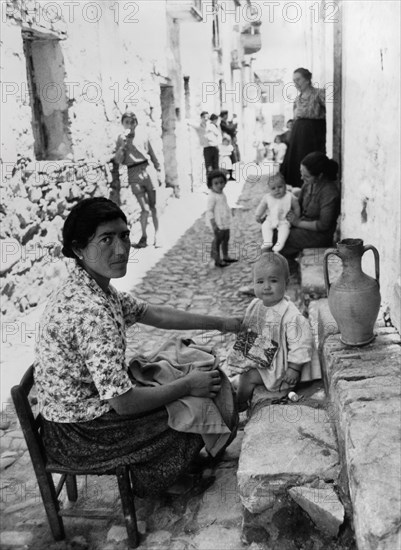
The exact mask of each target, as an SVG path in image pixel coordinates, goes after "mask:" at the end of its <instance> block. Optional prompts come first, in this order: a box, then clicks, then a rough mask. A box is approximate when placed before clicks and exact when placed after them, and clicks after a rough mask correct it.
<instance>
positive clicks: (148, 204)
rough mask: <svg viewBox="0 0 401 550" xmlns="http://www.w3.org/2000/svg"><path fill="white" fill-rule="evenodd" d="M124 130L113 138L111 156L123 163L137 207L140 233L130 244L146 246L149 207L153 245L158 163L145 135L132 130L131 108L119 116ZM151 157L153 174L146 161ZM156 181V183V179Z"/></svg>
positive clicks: (156, 223)
mask: <svg viewBox="0 0 401 550" xmlns="http://www.w3.org/2000/svg"><path fill="white" fill-rule="evenodd" d="M121 124H122V125H123V128H124V132H123V133H122V134H120V136H119V137H118V139H117V144H116V153H115V155H114V160H115V162H116V163H117V164H125V165H126V166H127V171H128V183H129V185H130V186H131V189H132V193H133V194H134V196H135V198H136V200H137V201H138V204H139V206H140V208H141V214H140V224H141V230H142V236H141V238H140V239H139V241H138V242H137V243H136V244H134V245H133V247H134V248H145V247H146V246H147V244H148V243H147V234H146V227H147V223H148V217H149V210H150V213H151V215H152V220H153V226H154V231H155V238H154V246H155V247H157V246H159V245H160V243H159V242H158V240H157V239H158V230H159V220H158V215H157V210H156V187H157V185H159V186H161V185H162V178H161V166H160V163H159V161H158V159H157V157H156V155H155V152H154V150H153V148H152V145H151V143H150V141H149V139H148V138H147V137H145V136H142V135H140V134H139V133H137V132H136V128H137V126H138V119H137V117H136V115H135V114H134V113H133V112H132V111H126V112H125V113H124V114H123V116H122V117H121ZM150 161H152V163H153V166H154V168H155V169H156V171H157V175H156V173H155V171H154V170H153V167H152V166H151V164H150ZM157 182H158V183H157Z"/></svg>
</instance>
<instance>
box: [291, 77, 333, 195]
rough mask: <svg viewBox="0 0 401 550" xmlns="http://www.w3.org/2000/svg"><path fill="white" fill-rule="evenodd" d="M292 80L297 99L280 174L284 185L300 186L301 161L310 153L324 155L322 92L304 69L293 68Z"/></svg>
mask: <svg viewBox="0 0 401 550" xmlns="http://www.w3.org/2000/svg"><path fill="white" fill-rule="evenodd" d="M293 80H294V84H295V87H296V88H297V90H298V91H299V96H298V97H297V98H296V99H295V102H294V125H293V127H292V131H291V136H290V142H289V146H288V149H287V151H286V155H285V158H284V161H283V164H282V165H281V173H282V174H283V176H284V178H285V181H286V183H287V184H288V185H292V186H293V187H301V185H302V180H301V176H300V172H299V166H300V164H301V161H302V159H303V158H304V157H305V156H306V155H307V154H308V153H312V152H314V151H320V152H322V153H325V152H326V106H325V90H324V89H320V88H315V87H313V86H312V73H311V72H310V71H308V69H303V68H299V69H296V70H295V71H294V75H293Z"/></svg>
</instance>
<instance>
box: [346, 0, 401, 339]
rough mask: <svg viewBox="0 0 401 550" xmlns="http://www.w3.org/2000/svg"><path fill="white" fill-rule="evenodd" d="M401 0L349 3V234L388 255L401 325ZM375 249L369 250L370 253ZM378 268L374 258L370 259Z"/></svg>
mask: <svg viewBox="0 0 401 550" xmlns="http://www.w3.org/2000/svg"><path fill="white" fill-rule="evenodd" d="M400 8H401V6H400V3H399V2H391V1H390V2H377V1H375V2H364V5H363V9H361V5H360V3H359V2H343V3H342V10H343V60H342V62H343V91H342V93H343V131H342V135H343V143H342V150H343V159H342V164H343V173H342V181H343V196H342V222H341V234H342V237H343V238H347V237H360V238H362V239H364V241H365V244H372V245H374V246H375V247H376V248H377V249H378V251H379V253H380V264H381V294H382V301H383V304H384V306H385V307H388V308H389V314H390V317H391V320H392V323H393V324H394V326H395V327H396V328H397V329H398V330H400V328H401V312H400V304H401V280H400V263H401V262H400V260H401V256H400V214H401V201H400V135H399V120H400V104H399V97H400V79H399V67H400V34H399V25H398V23H399V20H400ZM370 254H371V253H368V254H365V256H370ZM365 264H366V268H367V269H368V270H369V273H372V266H371V264H372V261H371V258H369V259H368V258H367V259H366V261H365Z"/></svg>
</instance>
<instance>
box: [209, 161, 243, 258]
mask: <svg viewBox="0 0 401 550" xmlns="http://www.w3.org/2000/svg"><path fill="white" fill-rule="evenodd" d="M226 183H227V181H226V175H225V173H224V172H223V171H222V170H212V171H211V172H209V173H208V175H207V186H208V188H209V189H210V193H209V197H208V201H207V210H206V216H207V220H208V222H209V224H210V227H211V228H212V231H213V233H214V238H213V242H212V250H211V256H212V258H213V259H214V265H215V266H216V267H227V266H228V265H230V263H232V262H237V261H238V260H236V259H234V258H230V257H229V256H228V242H229V240H230V224H231V209H230V207H229V206H228V202H227V197H226V195H225V194H224V187H225V186H226ZM220 248H221V254H220Z"/></svg>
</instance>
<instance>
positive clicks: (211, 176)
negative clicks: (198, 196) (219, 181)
mask: <svg viewBox="0 0 401 550" xmlns="http://www.w3.org/2000/svg"><path fill="white" fill-rule="evenodd" d="M214 178H223V180H224V181H226V180H227V177H226V174H225V172H223V171H222V170H212V171H211V172H208V174H207V184H206V185H207V186H208V188H209V189H211V188H212V181H213V180H214Z"/></svg>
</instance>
